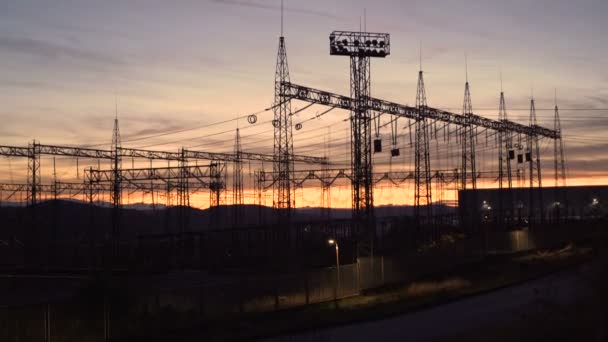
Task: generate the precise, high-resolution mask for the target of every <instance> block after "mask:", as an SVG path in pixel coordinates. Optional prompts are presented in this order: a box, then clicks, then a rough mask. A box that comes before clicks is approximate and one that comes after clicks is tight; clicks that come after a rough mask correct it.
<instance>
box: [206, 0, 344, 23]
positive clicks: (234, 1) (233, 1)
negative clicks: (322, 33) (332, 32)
mask: <svg viewBox="0 0 608 342" xmlns="http://www.w3.org/2000/svg"><path fill="white" fill-rule="evenodd" d="M212 2H215V3H218V4H224V5H233V6H241V7H250V8H260V9H268V10H279V9H280V8H281V7H280V6H276V5H269V4H266V3H259V2H255V1H241V0H212ZM284 10H285V11H286V12H294V13H302V14H308V15H313V16H317V17H323V18H329V19H339V20H343V19H345V18H344V17H341V16H338V15H335V14H331V13H326V12H321V11H315V10H309V9H302V8H293V7H287V6H286V7H284Z"/></svg>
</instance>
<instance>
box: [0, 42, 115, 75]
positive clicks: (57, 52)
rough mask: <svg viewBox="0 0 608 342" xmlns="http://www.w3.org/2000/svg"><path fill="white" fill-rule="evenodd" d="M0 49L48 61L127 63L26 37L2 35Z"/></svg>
mask: <svg viewBox="0 0 608 342" xmlns="http://www.w3.org/2000/svg"><path fill="white" fill-rule="evenodd" d="M0 50H3V51H12V52H15V53H20V54H26V55H31V56H34V57H38V58H42V59H44V60H46V61H49V60H62V59H68V60H72V61H77V62H79V63H82V64H84V65H89V66H91V65H96V66H101V67H104V68H107V67H118V66H122V65H125V64H126V63H125V61H123V60H120V59H118V58H115V57H112V56H109V55H106V54H103V53H99V52H95V51H92V50H86V49H81V48H75V47H71V46H66V45H60V44H55V43H51V42H46V41H41V40H36V39H31V38H24V37H8V36H0Z"/></svg>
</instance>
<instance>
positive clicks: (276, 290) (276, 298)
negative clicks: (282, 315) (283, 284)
mask: <svg viewBox="0 0 608 342" xmlns="http://www.w3.org/2000/svg"><path fill="white" fill-rule="evenodd" d="M277 278H278V277H277V276H275V277H274V309H275V310H278V309H279V285H278V281H277V280H278V279H277Z"/></svg>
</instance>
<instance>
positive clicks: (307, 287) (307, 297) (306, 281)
mask: <svg viewBox="0 0 608 342" xmlns="http://www.w3.org/2000/svg"><path fill="white" fill-rule="evenodd" d="M308 275H309V274H308V272H305V273H304V292H305V293H306V305H308V304H310V284H309V283H308V282H309V280H308Z"/></svg>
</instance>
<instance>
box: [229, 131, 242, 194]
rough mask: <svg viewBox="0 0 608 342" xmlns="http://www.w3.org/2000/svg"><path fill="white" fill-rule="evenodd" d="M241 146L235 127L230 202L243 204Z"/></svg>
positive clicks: (239, 136) (238, 133) (239, 135)
mask: <svg viewBox="0 0 608 342" xmlns="http://www.w3.org/2000/svg"><path fill="white" fill-rule="evenodd" d="M241 152H243V151H242V146H241V133H240V131H239V129H238V128H237V129H236V135H235V138H234V155H235V156H236V158H235V160H234V161H233V162H232V166H233V170H232V204H233V205H236V206H238V205H243V204H244V201H243V200H244V196H243V159H242V158H241Z"/></svg>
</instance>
